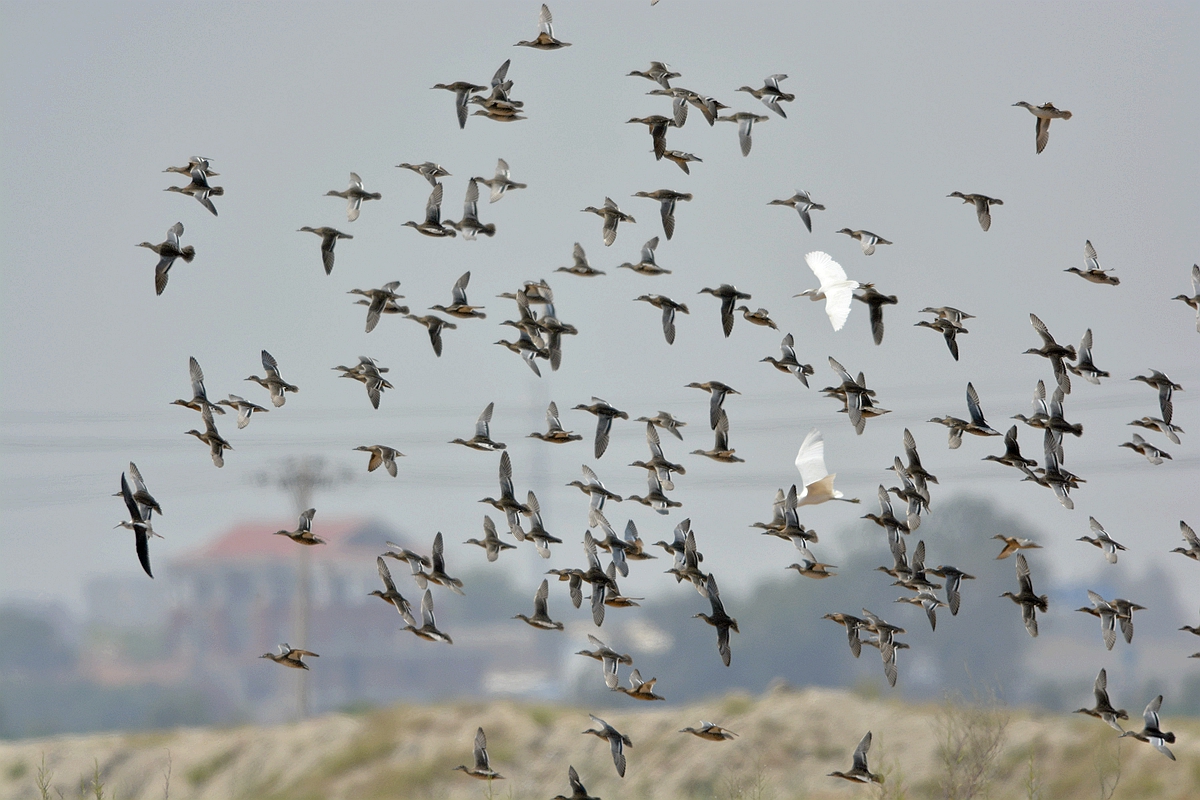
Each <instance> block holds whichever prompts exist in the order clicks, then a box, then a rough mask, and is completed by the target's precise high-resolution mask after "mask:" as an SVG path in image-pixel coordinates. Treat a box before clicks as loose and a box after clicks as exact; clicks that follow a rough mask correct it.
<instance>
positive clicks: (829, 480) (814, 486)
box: [796, 428, 858, 506]
mask: <svg viewBox="0 0 1200 800" xmlns="http://www.w3.org/2000/svg"><path fill="white" fill-rule="evenodd" d="M796 469H798V470H800V480H801V481H802V482H803V483H804V491H803V492H802V493H801V494H800V495H799V496H798V497H797V498H796V505H797V506H813V505H816V504H818V503H824V502H825V501H826V500H844V501H845V502H847V503H857V502H858V498H853V499H850V498H847V497H846V496H845V495H843V494H842V493H841V492H839V491H838V490H836V489H834V488H833V479H834V478H836V477H837V473H832V474H831V473H830V472H829V470H827V469H826V468H825V440H824V439H823V438H821V432H820V431H819V430H817V429H816V428H813V429H812V430H811V431H809V432H808V436H805V437H804V442H803V444H801V445H800V451H799V452H798V453H796Z"/></svg>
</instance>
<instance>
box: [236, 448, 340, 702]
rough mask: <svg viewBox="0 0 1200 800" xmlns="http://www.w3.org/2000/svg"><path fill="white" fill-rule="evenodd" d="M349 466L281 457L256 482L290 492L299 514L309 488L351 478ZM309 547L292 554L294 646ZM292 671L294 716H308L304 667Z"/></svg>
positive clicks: (306, 600) (305, 606) (302, 628)
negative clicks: (272, 470) (294, 556)
mask: <svg viewBox="0 0 1200 800" xmlns="http://www.w3.org/2000/svg"><path fill="white" fill-rule="evenodd" d="M352 475H353V473H351V472H350V470H349V469H346V468H342V469H340V470H336V471H334V470H330V469H328V468H327V467H326V464H325V460H324V459H323V458H321V457H320V456H307V457H304V458H288V459H285V460H284V461H283V462H282V463H281V464H280V465H279V467H278V468H277V469H276V470H275V471H274V472H273V473H270V472H264V473H260V474H259V475H258V483H259V484H260V485H270V486H274V487H275V488H277V489H283V490H284V491H285V492H287V493H288V494H290V495H291V496H292V504H293V507H294V508H295V514H296V516H297V517H299V516H300V514H301V513H303V512H304V511H305V510H306V509H309V508H312V505H311V504H312V498H313V492H314V491H315V490H316V489H318V488H320V489H328V488H332V487H334V486H336V485H338V484H340V483H346V482H348V481H350V480H353V477H352ZM309 551H310V548H308V547H301V548H300V549H299V551H298V552H297V554H296V558H297V562H296V593H295V595H294V596H293V603H292V622H293V624H294V626H295V629H294V631H293V633H292V641H294V642H296V645H295V646H296V647H298V648H300V649H307V647H308V627H309V617H310V611H311V597H312V561H311V553H310V552H309ZM297 672H298V673H299V674H298V675H296V716H297V718H298V719H304V718H305V717H307V716H308V670H297Z"/></svg>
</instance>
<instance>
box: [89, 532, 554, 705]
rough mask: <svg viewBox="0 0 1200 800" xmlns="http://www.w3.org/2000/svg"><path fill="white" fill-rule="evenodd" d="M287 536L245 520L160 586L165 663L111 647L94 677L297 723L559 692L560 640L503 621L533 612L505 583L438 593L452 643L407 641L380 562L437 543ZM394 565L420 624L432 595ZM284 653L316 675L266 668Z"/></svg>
mask: <svg viewBox="0 0 1200 800" xmlns="http://www.w3.org/2000/svg"><path fill="white" fill-rule="evenodd" d="M276 530H278V525H277V524H275V523H268V522H247V523H242V524H239V525H236V526H234V527H233V528H231V529H230V530H228V531H226V532H225V533H223V534H221V535H220V536H219V537H217V538H216V539H214V540H213V541H212V542H211V543H210V544H208V545H207V546H205V547H203V548H201V549H199V550H197V551H195V552H193V553H191V554H188V555H186V556H184V557H181V558H179V559H176V560H175V561H173V562H170V563H168V564H167V565H166V567H165V569H164V570H163V573H162V576H161V579H162V581H163V583H164V584H168V585H169V586H170V587H171V588H170V601H169V606H168V609H167V610H166V613H165V615H161V618H162V620H163V624H162V625H161V631H162V633H161V637H160V642H159V644H158V646H157V647H155V648H151V649H152V650H154V651H155V652H154V653H152V654H151V655H149V656H146V655H145V654H143V657H141V658H135V657H131V654H130V653H129V652H128V648H126V647H123V646H122V640H121V639H120V638H119V637H112V636H109V637H100V638H99V639H98V640H97V642H96V644H95V646H93V647H90V648H88V653H87V656H86V660H87V662H88V670H89V672H90V674H91V675H92V676H93V677H94V679H95V680H97V681H98V682H100V683H102V684H106V685H110V686H119V685H133V684H144V683H152V684H157V685H159V686H168V687H169V686H176V687H186V688H187V689H188V690H190V691H198V692H201V693H202V694H203V695H204V697H205V698H207V703H208V706H209V711H210V712H212V715H213V716H214V717H215V719H217V720H229V719H239V718H241V719H246V718H249V719H254V720H256V721H275V720H282V719H289V718H292V717H294V716H295V715H296V714H297V713H298V709H299V708H300V707H301V705H302V704H303V705H305V706H307V710H308V712H310V713H320V712H323V711H329V710H334V709H339V708H347V707H355V706H361V705H375V704H381V703H389V702H396V701H399V700H430V699H436V698H443V697H453V696H461V695H468V696H478V695H483V694H516V695H538V696H542V697H546V696H549V697H557V696H559V695H560V694H561V687H560V686H559V685H558V684H557V683H556V682H555V679H554V676H555V674H556V673H557V672H558V670H557V664H558V662H559V660H560V659H561V657H562V654H561V652H560V650H561V642H560V641H557V640H549V639H548V638H547V637H544V636H543V637H541V638H538V637H537V636H536V633H537V632H536V631H534V630H533V629H531V628H527V627H526V626H524V625H520V624H519V623H513V624H511V625H509V624H497V623H496V621H495V607H496V606H497V605H498V604H500V605H501V606H502V607H505V608H508V607H513V608H515V609H518V610H519V609H520V608H522V607H523V606H524V605H526V604H527V603H528V599H527V598H526V599H521V600H520V601H516V602H519V605H518V604H516V602H515V601H514V599H513V598H510V597H508V596H507V595H508V588H507V586H506V584H505V583H504V582H503V580H499V579H481V578H478V577H477V578H476V579H475V580H471V579H470V578H469V577H468V580H467V586H466V591H467V596H466V597H460V596H458V595H454V594H452V593H450V592H449V591H448V590H443V589H440V588H438V587H436V586H435V587H433V592H434V603H435V609H436V612H437V622H438V626H439V627H440V628H441V629H442V630H445V631H447V632H449V633H450V635H451V636H452V637H453V638H454V644H453V645H446V644H440V643H433V642H427V641H423V640H421V639H418V638H417V637H415V636H413V635H412V634H410V633H408V632H406V631H404V630H403V627H404V624H405V623H404V620H403V619H402V618H401V617H400V615H399V614H398V613H397V612H396V611H395V610H394V609H393V608H392V606H391V605H389V604H387V603H385V602H383V601H381V600H380V599H378V598H376V597H372V596H370V592H371V591H373V590H375V589H382V588H383V583H382V581H381V579H380V577H379V574H378V568H377V564H376V557H377V556H378V555H379V554H380V553H382V552H384V551H386V550H387V547H386V543H387V542H389V541H391V542H396V543H397V544H399V545H401V546H402V547H405V548H408V549H411V550H414V551H416V552H421V553H428V551H429V545H430V543H429V542H417V541H412V540H410V539H409V538H407V537H406V536H405V535H404V534H403V533H401V532H399V531H396V530H395V529H392V528H390V527H388V526H387V525H384V524H382V523H380V522H378V521H374V520H369V519H342V520H326V521H323V522H322V521H318V523H317V524H316V525H314V533H316V534H317V535H319V536H320V537H321V538H322V539H324V540H325V541H326V542H327V543H326V544H325V545H318V546H313V547H304V546H301V545H297V544H296V543H294V542H292V541H290V540H289V539H288V538H287V537H284V536H275V535H272V534H273V533H274V531H276ZM387 563H388V565H389V567H390V568H391V570H392V574H393V579H394V581H395V584H396V587H397V589H398V590H399V591H400V592H401V593H402V594H403V595H405V597H406V598H407V599H408V600H409V602H410V603H411V604H412V606H413V609H414V614H415V615H416V616H417V617H419V616H420V613H419V608H420V603H421V595H422V594H423V591H422V590H420V589H418V587H417V585H416V584H415V582H414V581H413V580H412V579H411V578H410V570H409V567H408V565H407V564H405V563H404V562H402V561H393V560H389V561H388V562H387ZM453 567H454V564H453V563H451V564H450V565H448V568H450V571H452V572H454V571H455V570H453V569H452V568H453ZM142 583H145V582H144V581H143V582H142ZM305 587H307V589H306V588H305ZM91 588H92V594H93V595H94V596H97V597H98V596H99V595H103V596H104V598H105V602H104V603H103V604H101V605H103V606H104V607H105V608H106V609H107V610H106V611H105V614H107V615H108V617H113V618H115V619H120V620H125V619H127V617H126V616H125V615H124V614H122V613H121V612H120V611H119V610H116V611H114V608H118V607H119V606H121V605H124V603H122V602H121V598H125V599H126V600H127V601H128V604H129V605H131V606H132V607H134V608H139V609H141V611H140V612H137V613H133V612H131V613H132V616H133V618H135V619H137V620H138V621H139V622H142V623H148V624H153V623H152V620H153V617H154V615H153V614H152V613H151V612H149V611H148V610H147V609H146V605H147V604H146V602H145V598H142V597H140V596H138V592H137V589H136V588H125V587H123V585H122V582H119V581H118V582H114V581H113V579H105V580H103V581H98V582H97V583H96V584H95V586H93V587H91ZM498 594H499V595H504V596H497V595H498ZM305 596H306V597H307V602H306V601H305ZM305 618H307V621H306V622H305ZM106 619H108V618H107V617H106ZM108 622H109V623H110V624H111V623H112V622H113V620H112V619H108ZM418 622H419V620H418ZM305 630H307V635H305V633H304V631H305ZM282 642H287V643H289V644H290V645H291V646H293V647H303V648H305V649H309V650H312V651H314V652H316V653H319V654H320V656H319V657H318V658H315V659H308V661H309V662H310V663H311V669H309V670H307V671H300V670H292V669H288V668H286V667H283V666H281V665H278V664H275V663H273V662H271V661H269V660H266V659H262V658H260V656H261V655H262V654H263V653H265V652H268V651H271V652H277V650H276V647H277V645H278V644H279V643H282ZM299 681H306V682H307V685H306V686H304V687H301V686H300V685H299ZM302 698H303V699H302Z"/></svg>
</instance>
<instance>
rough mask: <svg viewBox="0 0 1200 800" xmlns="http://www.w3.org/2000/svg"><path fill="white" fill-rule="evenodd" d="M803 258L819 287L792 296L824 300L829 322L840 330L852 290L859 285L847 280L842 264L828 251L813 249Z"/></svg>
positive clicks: (848, 307) (852, 295)
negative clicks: (819, 283) (815, 277)
mask: <svg viewBox="0 0 1200 800" xmlns="http://www.w3.org/2000/svg"><path fill="white" fill-rule="evenodd" d="M804 260H805V261H806V262H807V263H808V268H809V269H811V270H812V271H813V274H814V275H816V276H817V280H819V281H820V282H821V288H819V289H805V290H804V291H803V292H801V293H800V294H798V295H794V297H807V298H808V299H809V300H814V301H815V300H824V301H825V313H826V314H827V315H829V322H830V324H832V325H833V329H834V330H835V331H840V330H841V329H842V326H843V325H845V324H846V317H848V316H850V301H851V300H852V299H853V298H854V290H855V289H857V288H858V286H859V283H858V281H852V280H849V279H848V278H847V277H846V270H844V269H842V265H841V264H839V263H837V262H836V261H834V260H833V258H832V257H831V256H830V255H829V254H828V253H822V252H821V251H820V250H814V251H813V252H811V253H809V254H807V255H806V256H804Z"/></svg>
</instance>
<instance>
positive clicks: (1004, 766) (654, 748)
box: [0, 687, 1200, 800]
mask: <svg viewBox="0 0 1200 800" xmlns="http://www.w3.org/2000/svg"><path fill="white" fill-rule="evenodd" d="M664 705H665V704H664ZM589 711H596V713H598V714H600V715H601V716H603V717H604V718H605V719H607V720H608V721H609V722H610V723H612V724H613V725H615V726H616V727H617V728H618V729H619V730H621V731H623V732H625V733H627V734H628V735H629V736H630V737H631V738H632V740H633V743H634V746H633V747H631V748H629V749H628V750H627V751H626V755H627V757H628V761H629V767H628V772H627V774H626V777H625V778H624V779H622V778H619V777H617V775H616V772H615V770H614V769H613V764H612V759H611V757H610V754H609V752H608V748H607V747H606V746H605V745H604V744H603V743H602V742H599V741H597V740H596V739H594V738H593V737H588V736H581V735H580V731H582V730H583V729H584V728H585V727H587V726H588V722H589V721H588V718H587V714H588V712H589ZM700 719H707V720H711V721H713V722H716V723H717V724H719V725H723V726H725V727H728V728H730V729H732V730H734V731H736V732H737V733H739V734H740V736H739V737H738V738H737V739H735V740H733V741H731V742H706V741H703V740H701V739H697V738H695V737H692V736H689V735H687V734H681V733H679V732H678V730H679V728H681V727H684V726H687V725H692V726H694V725H696V724H698V722H699V720H700ZM1164 722H1165V723H1166V724H1167V725H1168V726H1169V727H1171V728H1173V729H1174V730H1175V732H1176V735H1177V737H1178V741H1177V743H1176V744H1175V745H1174V746H1173V749H1174V751H1175V754H1176V756H1177V757H1178V759H1179V760H1178V761H1177V762H1170V761H1168V760H1166V759H1165V758H1163V757H1162V756H1161V755H1160V754H1158V753H1157V752H1155V751H1154V750H1153V749H1152V748H1151V747H1149V746H1146V745H1142V744H1141V743H1139V742H1132V741H1130V740H1128V739H1125V740H1122V741H1119V742H1118V741H1117V739H1116V734H1115V733H1114V732H1113V731H1111V730H1110V729H1108V728H1107V727H1106V726H1104V725H1103V724H1102V723H1097V722H1096V721H1095V720H1088V719H1083V718H1080V717H1078V716H1073V715H1070V714H1063V715H1046V714H1035V713H1031V712H1027V711H1021V710H1012V709H1006V708H1003V707H1001V706H1000V705H998V704H996V703H994V701H991V700H990V699H986V698H985V699H984V700H983V701H979V700H978V698H977V699H976V700H975V701H973V702H963V701H961V700H960V699H957V698H952V699H948V700H947V701H946V702H944V703H942V704H939V705H936V706H913V705H906V704H903V703H900V702H898V701H894V700H889V699H878V698H871V697H864V696H863V695H862V694H861V693H854V692H842V691H832V690H822V689H807V690H802V691H795V690H790V689H787V688H784V687H781V688H778V689H776V690H774V691H771V692H768V693H767V694H765V695H762V696H759V697H752V696H749V695H745V694H734V695H730V696H727V697H721V698H714V699H713V700H712V701H710V702H706V703H698V704H694V705H689V706H666V707H665V708H664V707H663V706H662V705H657V706H656V707H653V708H649V709H647V708H643V707H641V705H640V704H639V705H638V706H637V707H634V705H633V704H629V705H627V706H618V707H617V708H616V709H615V710H614V709H606V710H604V711H600V710H598V709H586V708H571V707H566V706H556V705H550V704H544V703H540V704H528V705H524V704H518V703H513V702H507V701H505V702H493V703H483V702H470V703H462V704H445V705H440V706H397V707H393V708H388V709H380V710H376V711H370V712H366V713H356V714H354V715H347V714H331V715H328V716H324V717H320V718H317V719H312V720H307V721H304V722H301V723H295V724H291V725H280V726H272V727H241V728H232V729H188V730H177V731H167V732H162V733H160V734H156V735H154V736H152V737H147V736H145V735H138V736H124V735H119V734H106V735H95V736H86V737H59V738H54V739H43V740H31V741H23V742H5V743H0V764H2V765H17V764H27V765H30V767H28V768H24V769H18V768H15V767H12V766H8V768H6V769H4V770H0V797H4V798H6V800H7V799H8V798H11V799H12V800H56V798H78V797H86V798H92V800H112V798H118V797H119V799H120V800H151V799H153V800H158V798H160V797H161V798H164V800H170V799H171V798H172V797H173V798H175V800H250V798H253V799H254V800H274V799H275V798H278V800H283V799H284V798H287V800H351V799H353V800H385V799H386V800H395V799H396V798H424V797H428V798H439V800H441V799H442V798H446V800H458V799H461V800H466V799H467V798H471V800H475V799H476V798H479V797H480V796H483V797H489V798H510V800H516V799H517V798H521V799H524V798H531V799H532V798H545V797H550V796H553V795H555V794H559V793H565V792H567V780H566V773H567V765H568V764H573V765H574V766H575V768H576V769H577V770H578V771H579V774H580V777H581V778H582V779H583V781H584V783H585V784H586V785H587V787H588V790H589V791H590V792H591V793H592V794H594V795H598V796H600V797H608V798H614V797H622V798H662V797H670V798H697V799H698V800H699V799H700V798H704V800H724V799H725V798H739V799H742V800H798V799H799V798H805V800H821V799H822V798H829V799H832V798H850V797H872V798H880V799H882V798H891V799H893V800H900V799H901V798H910V799H911V800H917V799H918V798H929V800H934V799H935V798H949V797H954V798H968V797H976V798H979V797H988V798H992V799H993V800H999V799H1000V798H1029V800H1033V799H1034V798H1055V799H1056V800H1076V799H1078V800H1083V798H1089V800H1090V798H1095V797H1100V798H1101V800H1133V799H1134V798H1137V799H1138V800H1145V799H1146V798H1165V799H1166V800H1183V798H1191V797H1197V796H1200V721H1197V720H1187V719H1182V718H1178V717H1171V718H1168V719H1166V720H1164ZM1090 723H1095V724H1090ZM480 725H482V726H483V728H484V729H485V730H486V731H487V733H488V744H489V752H490V754H491V756H492V766H493V767H494V768H495V769H497V770H498V771H499V772H500V773H502V774H503V775H505V776H506V779H505V780H503V781H496V782H494V783H492V784H485V783H481V782H478V781H474V780H471V779H469V778H467V777H465V776H463V775H462V774H461V773H459V772H455V771H454V770H453V767H454V766H456V765H458V764H465V763H469V762H470V759H471V742H472V739H473V738H474V733H475V728H476V727H477V726H480ZM867 730H872V731H873V732H874V734H875V739H874V744H873V746H872V749H871V752H870V764H871V767H872V769H873V770H875V771H877V772H880V773H881V774H883V775H884V776H886V781H885V783H884V784H883V785H882V786H877V787H873V788H872V787H856V786H852V785H850V784H848V783H845V782H844V781H839V780H836V779H834V778H828V777H826V774H827V773H829V772H830V771H832V770H835V769H843V770H844V769H846V768H847V767H848V766H849V763H850V754H851V752H852V751H853V749H854V746H855V744H856V743H857V742H858V740H859V739H860V738H861V737H862V735H863V733H865V732H866V731H867ZM168 748H169V749H168ZM175 768H178V771H179V773H180V774H181V775H182V776H184V779H183V780H177V781H175V782H174V783H172V781H171V773H172V771H173V770H174V769H175ZM61 781H65V783H63V782H61ZM81 790H82V791H81Z"/></svg>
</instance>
